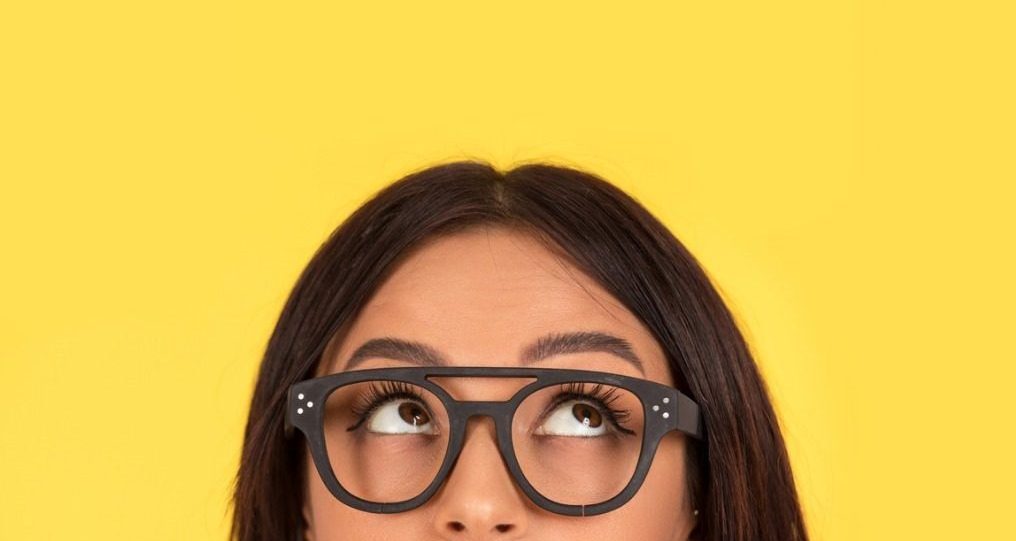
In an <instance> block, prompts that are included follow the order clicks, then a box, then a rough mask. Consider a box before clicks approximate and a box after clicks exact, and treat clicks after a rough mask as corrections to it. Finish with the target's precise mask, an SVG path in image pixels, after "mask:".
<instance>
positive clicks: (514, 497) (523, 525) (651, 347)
mask: <svg viewBox="0 0 1016 541" xmlns="http://www.w3.org/2000/svg"><path fill="white" fill-rule="evenodd" d="M577 331H598V332H604V333H608V334H611V335H614V336H617V337H619V338H623V339H625V340H627V341H629V342H630V343H631V345H632V349H633V351H634V353H635V354H636V355H637V356H638V357H639V358H640V359H641V361H642V367H643V369H644V371H645V373H644V374H643V373H642V372H640V371H639V369H638V368H636V367H635V366H634V365H633V364H632V363H630V362H628V361H625V360H623V359H622V358H621V357H618V356H615V355H613V354H610V353H606V352H599V351H597V352H582V353H569V354H564V355H557V356H553V357H548V358H547V359H545V360H543V361H540V362H538V363H536V364H533V365H531V366H534V367H545V368H572V369H586V370H598V371H603V372H612V373H616V374H622V375H626V376H633V377H638V378H644V379H648V380H652V381H656V382H659V383H663V384H666V385H671V386H673V385H674V384H675V382H674V380H673V378H672V377H671V374H670V370H669V368H668V366H667V363H666V360H665V357H664V354H663V351H662V349H661V348H660V346H659V344H658V343H657V342H656V340H655V339H654V338H653V337H652V335H651V334H650V333H649V331H648V330H647V329H646V328H645V327H644V326H643V325H642V324H641V323H640V322H639V321H638V320H637V318H636V317H635V316H634V315H633V314H632V313H631V312H629V311H628V310H627V309H626V308H624V307H623V306H622V305H621V304H620V303H619V302H618V301H617V300H616V299H615V298H614V297H612V296H611V295H610V294H608V293H607V292H606V291H605V290H604V289H603V288H602V287H600V286H599V285H598V284H597V283H595V282H594V281H593V280H592V279H591V278H589V277H587V276H586V275H584V274H583V273H581V272H580V271H579V270H578V269H576V268H575V267H573V266H571V265H569V264H567V263H566V262H564V261H562V260H559V259H558V258H557V257H555V256H554V255H553V254H552V253H551V252H550V251H548V250H547V249H545V248H544V247H543V246H542V245H540V244H539V243H538V242H537V241H535V240H533V239H532V238H530V237H528V236H526V235H524V234H522V233H519V232H517V231H513V230H508V229H504V228H483V229H472V230H469V231H467V232H462V233H456V234H454V235H452V236H444V237H441V238H438V239H435V240H433V241H431V242H430V243H428V244H426V245H425V246H423V247H421V248H420V249H418V250H417V251H416V252H415V253H414V254H412V255H411V256H410V257H409V258H407V259H406V260H405V261H404V262H403V263H402V264H401V265H400V266H399V267H398V269H396V271H395V272H394V273H393V274H392V276H391V277H390V278H389V279H388V280H387V281H386V282H385V283H384V284H383V285H382V286H381V287H380V288H379V289H378V291H377V292H376V294H375V295H374V296H373V297H372V299H371V300H370V302H369V303H368V304H367V305H366V306H365V307H364V309H363V311H362V312H361V313H360V314H359V316H358V317H357V319H356V320H355V321H354V322H353V323H352V324H351V326H350V327H349V328H348V332H346V333H345V334H344V336H343V337H342V339H341V340H333V342H332V343H330V344H329V347H328V349H327V350H326V352H325V355H324V357H323V361H322V363H321V365H320V367H319V369H318V371H317V375H325V374H330V373H335V372H342V371H344V370H345V363H346V360H347V359H348V357H349V356H350V354H351V353H352V352H353V351H354V350H355V349H356V348H357V347H359V346H360V345H361V344H363V343H364V342H366V341H368V340H370V339H372V338H380V337H391V338H399V339H405V340H410V341H414V342H419V343H422V344H425V345H427V346H429V347H431V348H433V349H434V350H435V351H437V352H440V354H441V356H443V357H444V358H445V359H446V360H447V363H448V364H450V365H453V366H521V364H520V363H519V356H520V352H521V351H522V349H523V348H524V347H525V346H527V345H529V344H531V343H532V342H533V341H534V340H536V339H537V338H539V337H542V336H544V335H546V334H549V333H569V332H577ZM396 366H413V365H412V364H410V363H408V362H406V361H398V360H393V359H386V358H368V359H367V360H366V361H365V362H363V363H362V364H360V365H358V366H357V367H356V369H357V370H360V369H367V368H384V367H396ZM528 381H531V380H528ZM528 381H520V380H517V379H514V378H444V379H441V380H439V381H436V383H438V384H440V385H442V386H443V387H444V388H445V389H446V390H448V391H449V392H450V394H451V395H452V396H453V397H454V398H456V399H459V400H505V399H507V398H508V397H510V396H511V395H512V394H513V393H514V392H515V391H516V390H518V389H519V388H521V386H522V385H524V384H525V383H528ZM684 445H685V440H684V436H683V435H682V434H681V433H679V432H677V431H674V432H670V433H669V434H668V435H667V436H666V437H665V438H664V439H663V440H662V441H661V442H660V446H659V449H658V450H657V452H656V455H655V458H654V460H653V463H652V468H651V469H650V471H649V474H648V476H647V477H646V480H645V482H644V484H643V485H642V488H641V489H640V490H639V492H638V493H637V494H636V495H635V496H634V497H633V498H632V499H631V500H630V501H629V502H628V503H627V504H625V505H623V506H622V507H620V508H618V509H616V510H614V511H610V512H608V513H604V514H600V515H594V516H588V517H572V516H564V515H557V514H555V513H552V512H550V511H546V510H544V509H542V508H540V507H538V506H537V505H536V504H534V503H532V502H531V501H530V500H529V499H528V498H527V497H526V495H525V493H523V492H522V490H521V489H520V488H519V487H518V486H517V485H516V484H515V483H514V481H513V480H512V477H511V474H510V473H509V471H508V469H507V467H506V466H505V464H504V462H503V461H502V459H501V456H500V455H499V453H498V449H497V444H496V436H495V432H494V423H493V419H491V418H489V417H474V418H472V419H471V420H470V421H469V424H468V425H467V427H466V435H465V440H464V447H463V449H462V452H461V455H460V456H459V459H458V461H457V462H456V464H455V467H454V468H453V469H452V471H451V473H450V474H449V476H448V478H447V480H446V481H445V483H444V484H443V485H442V486H441V488H440V490H439V491H438V492H437V493H436V494H434V496H433V498H431V499H430V500H429V501H427V503H425V504H424V505H422V506H420V507H418V508H416V509H413V510H411V511H407V512H404V513H395V514H374V513H369V512H365V511H359V510H357V509H354V508H351V507H348V506H346V505H345V504H343V503H342V502H340V501H338V500H336V499H335V497H334V496H332V494H331V493H330V492H329V491H328V489H327V488H326V487H325V485H324V484H323V483H322V481H321V478H320V477H319V476H318V474H317V471H316V470H315V469H314V466H313V463H312V462H311V458H310V455H309V452H308V455H307V457H306V458H307V460H306V465H307V470H306V472H305V473H306V475H307V479H308V480H309V483H308V484H307V492H306V494H305V495H304V498H305V499H304V502H305V505H304V515H305V517H306V519H307V521H308V523H309V525H310V526H309V528H308V530H307V532H306V538H307V539H308V540H311V541H334V540H340V539H341V540H358V541H367V540H382V539H391V540H407V539H413V540H427V539H463V540H465V539H469V540H476V539H505V540H507V539H533V540H551V539H553V540H554V541H568V540H579V539H638V540H640V541H664V540H683V539H687V537H688V532H689V531H690V530H691V527H692V524H693V516H692V511H691V509H690V508H689V506H688V500H687V495H686V490H685V485H686V483H685V469H684V451H685V448H684Z"/></svg>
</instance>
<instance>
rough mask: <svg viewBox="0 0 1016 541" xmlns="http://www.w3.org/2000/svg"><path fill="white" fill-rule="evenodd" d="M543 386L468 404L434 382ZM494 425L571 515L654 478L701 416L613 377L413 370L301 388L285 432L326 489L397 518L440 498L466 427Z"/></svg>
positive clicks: (669, 395)
mask: <svg viewBox="0 0 1016 541" xmlns="http://www.w3.org/2000/svg"><path fill="white" fill-rule="evenodd" d="M449 376H459V377H512V378H535V380H536V381H533V382H531V383H528V384H526V385H525V386H524V387H523V388H521V389H520V390H518V391H517V392H516V393H515V394H514V395H513V396H512V397H511V398H510V399H508V400H506V401H496V402H489V401H461V400H456V399H454V398H452V397H451V396H450V395H449V394H448V393H447V392H446V391H445V389H443V388H442V387H441V386H440V385H438V384H436V383H434V382H432V381H430V378H433V377H449ZM474 415H489V416H490V417H492V418H493V419H494V424H495V427H496V433H497V443H498V449H499V451H500V453H501V457H502V458H503V460H504V462H505V464H506V465H507V466H508V470H509V471H510V472H511V474H512V476H513V477H514V479H515V481H516V483H518V485H519V487H521V488H522V490H523V492H525V493H526V495H527V496H528V497H529V498H530V499H532V500H533V502H535V503H536V504H537V505H539V506H540V507H542V508H544V509H547V510H548V511H552V512H555V513H559V514H562V515H571V516H591V515H598V514H600V513H606V512H608V511H611V510H613V509H616V508H618V507H620V506H622V505H624V504H625V503H626V502H628V500H630V499H631V498H632V497H633V496H634V495H635V493H636V492H638V489H639V487H640V486H641V485H642V482H643V481H644V480H645V477H646V474H647V473H648V472H649V467H650V465H651V464H652V460H653V456H654V455H655V453H656V449H657V447H658V445H659V443H660V440H661V439H662V438H663V436H665V435H666V434H667V433H669V432H670V431H672V430H678V431H680V432H683V433H685V434H688V435H690V436H692V437H694V438H697V439H701V438H702V436H703V432H704V427H702V426H701V421H700V415H699V407H698V405H697V404H696V403H695V402H694V401H692V400H691V399H690V398H689V397H688V396H686V395H684V394H683V393H681V392H680V391H679V390H677V389H675V388H673V387H669V386H666V385H663V384H660V383H656V382H654V381H650V380H646V379H639V378H634V377H628V376H622V375H619V374H612V373H607V372H595V371H587V370H566V369H557V368H521V367H519V368H516V367H480V366H470V367H452V366H440V367H408V368H379V369H371V370H355V371H349V372H340V373H337V374H330V375H327V376H322V377H318V378H313V379H308V380H304V381H301V382H299V383H296V384H294V385H292V386H291V387H290V389H289V394H288V398H287V403H286V420H285V433H286V436H287V437H291V436H292V434H293V430H294V428H295V429H299V430H300V432H302V433H303V434H304V436H306V438H307V441H308V443H309V445H310V451H311V456H312V457H313V460H314V465H315V467H316V468H317V471H318V474H319V475H320V476H321V479H322V481H324V484H325V486H327V487H328V489H329V490H330V491H331V493H332V494H333V495H334V496H335V497H336V498H338V499H339V500H340V501H342V502H343V503H345V504H346V505H349V506H351V507H353V508H356V509H360V510H363V511H369V512H372V513H399V512H402V511H408V510H410V509H414V508H416V507H419V506H420V505H423V504H424V503H425V502H426V501H427V500H429V499H430V498H431V496H433V495H434V493H435V492H437V490H438V488H439V487H440V486H441V484H442V483H443V482H444V480H445V478H446V477H447V476H448V473H449V472H450V471H451V469H452V467H453V466H454V465H455V461H456V460H457V459H458V456H459V453H460V452H461V451H462V446H463V440H464V436H465V427H466V422H467V421H468V420H469V418H470V417H472V416H474Z"/></svg>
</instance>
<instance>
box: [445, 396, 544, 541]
mask: <svg viewBox="0 0 1016 541" xmlns="http://www.w3.org/2000/svg"><path fill="white" fill-rule="evenodd" d="M484 421H486V422H484ZM484 426H486V428H484ZM527 501H528V499H527V497H526V495H525V494H524V493H523V492H522V490H521V489H520V488H519V487H518V485H517V484H516V483H515V479H514V478H513V477H512V474H511V472H510V471H509V470H508V465H507V463H506V462H505V460H504V457H503V456H502V455H501V452H500V450H499V448H498V445H497V430H496V426H495V424H494V419H493V418H491V417H489V416H486V415H475V416H473V417H471V418H469V420H468V421H467V422H466V429H465V435H464V436H463V441H462V449H461V450H460V451H459V455H458V456H457V457H456V459H455V463H454V464H453V465H452V469H451V471H450V472H448V477H447V478H446V479H445V481H444V484H443V485H442V486H441V488H440V489H439V490H438V492H437V494H435V498H434V505H435V506H436V512H435V518H434V528H435V530H436V531H437V532H439V533H442V534H448V533H457V532H462V533H464V534H466V535H470V536H477V535H480V536H486V535H497V534H504V533H511V534H512V535H513V536H514V535H521V534H523V533H524V532H525V531H526V529H527V527H528V526H527Z"/></svg>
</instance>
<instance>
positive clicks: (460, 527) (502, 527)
mask: <svg viewBox="0 0 1016 541" xmlns="http://www.w3.org/2000/svg"><path fill="white" fill-rule="evenodd" d="M448 527H449V528H450V529H451V530H453V531H456V532H463V531H465V530H466V525H465V524H463V523H461V522H459V521H457V520H456V521H452V522H449V523H448ZM513 529H515V525H514V524H498V525H497V526H494V530H495V531H496V532H498V533H507V532H510V531H512V530H513Z"/></svg>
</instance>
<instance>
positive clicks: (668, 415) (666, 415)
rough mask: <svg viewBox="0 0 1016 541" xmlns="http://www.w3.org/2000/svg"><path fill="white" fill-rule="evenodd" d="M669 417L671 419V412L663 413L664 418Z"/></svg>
mask: <svg viewBox="0 0 1016 541" xmlns="http://www.w3.org/2000/svg"><path fill="white" fill-rule="evenodd" d="M667 417H670V412H669V411H665V412H663V418H664V419H666V418H667Z"/></svg>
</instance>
